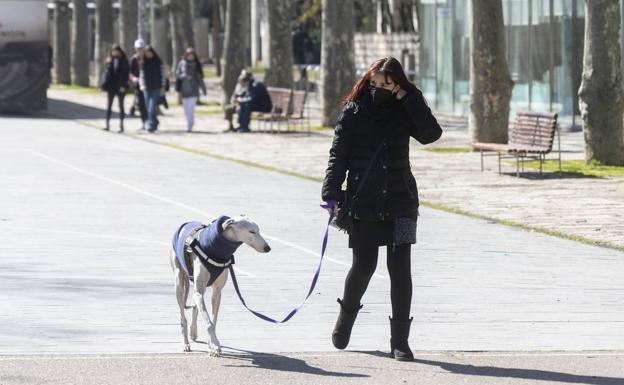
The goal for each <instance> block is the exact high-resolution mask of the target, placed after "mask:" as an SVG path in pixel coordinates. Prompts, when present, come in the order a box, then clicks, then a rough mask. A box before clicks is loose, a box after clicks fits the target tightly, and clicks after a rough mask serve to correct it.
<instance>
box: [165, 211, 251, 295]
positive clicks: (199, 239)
mask: <svg viewBox="0 0 624 385" xmlns="http://www.w3.org/2000/svg"><path fill="white" fill-rule="evenodd" d="M228 219H229V217H227V216H225V215H224V216H221V217H219V218H217V219H216V220H214V221H213V222H212V223H211V224H210V225H208V226H206V225H204V224H202V223H201V222H187V223H184V224H183V225H182V226H180V228H179V229H178V231H176V233H175V234H174V236H173V248H174V250H175V253H176V257H177V258H178V261H179V262H180V265H182V268H183V269H184V271H185V272H186V274H187V275H188V277H189V279H190V280H191V281H193V264H192V259H191V254H195V255H196V256H197V257H198V259H199V261H200V262H201V264H202V265H204V267H205V268H206V269H207V270H208V272H210V279H209V281H208V286H211V285H212V284H213V283H214V281H215V279H217V277H218V276H219V275H221V273H222V272H223V270H225V269H226V268H229V267H231V266H232V264H234V252H235V251H236V250H237V249H238V248H239V246H240V245H241V244H242V242H232V241H230V240H228V239H226V238H225V237H224V236H223V222H225V221H226V220H228Z"/></svg>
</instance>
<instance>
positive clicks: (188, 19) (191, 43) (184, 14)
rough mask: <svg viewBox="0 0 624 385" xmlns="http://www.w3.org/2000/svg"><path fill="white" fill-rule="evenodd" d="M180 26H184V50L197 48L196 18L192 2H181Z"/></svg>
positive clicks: (183, 0) (185, 0)
mask: <svg viewBox="0 0 624 385" xmlns="http://www.w3.org/2000/svg"><path fill="white" fill-rule="evenodd" d="M180 6H181V9H180V13H179V14H178V16H179V17H180V24H181V26H182V44H183V47H184V48H183V49H186V48H189V47H192V48H195V35H194V33H193V29H194V24H193V21H194V20H195V17H194V16H193V13H192V12H191V0H180Z"/></svg>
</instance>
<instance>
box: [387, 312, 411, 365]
mask: <svg viewBox="0 0 624 385" xmlns="http://www.w3.org/2000/svg"><path fill="white" fill-rule="evenodd" d="M412 320H413V318H410V319H409V320H407V321H400V320H395V319H392V318H390V335H391V337H390V356H392V357H394V358H395V359H396V360H397V361H413V360H414V354H413V353H412V350H411V349H410V347H409V344H408V343H407V339H408V337H409V333H410V326H411V324H412Z"/></svg>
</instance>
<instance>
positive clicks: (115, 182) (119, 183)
mask: <svg viewBox="0 0 624 385" xmlns="http://www.w3.org/2000/svg"><path fill="white" fill-rule="evenodd" d="M28 151H29V152H30V153H32V154H33V155H36V156H38V157H40V158H43V159H46V160H48V161H50V162H53V163H56V164H58V165H61V166H64V167H67V168H69V169H72V170H74V171H76V172H78V173H81V174H84V175H88V176H91V177H93V178H97V179H100V180H103V181H106V182H108V183H112V184H115V185H117V186H121V187H124V188H127V189H128V190H131V191H134V192H136V193H139V194H142V195H145V196H148V197H150V198H154V199H156V200H159V201H162V202H165V203H169V204H172V205H174V206H178V207H181V208H183V209H186V210H189V211H192V212H194V213H197V214H200V215H203V216H205V217H207V218H213V219H214V218H216V217H217V216H216V215H213V214H210V213H207V212H205V211H202V210H199V209H196V208H195V207H192V206H189V205H187V204H185V203H182V202H178V201H176V200H173V199H170V198H167V197H164V196H162V195H158V194H154V193H151V192H149V191H146V190H143V189H141V188H138V187H135V186H132V185H129V184H127V183H124V182H121V181H118V180H115V179H112V178H109V177H107V176H104V175H100V174H96V173H94V172H92V171H89V170H85V169H83V168H80V167H77V166H74V165H72V164H69V163H67V162H64V161H62V160H59V159H56V158H54V157H51V156H49V155H46V154H44V153H41V152H39V151H36V150H32V149H29V150H28ZM265 236H266V238H268V239H271V240H273V241H275V242H277V243H281V244H283V245H285V246H290V247H293V248H296V249H298V250H301V251H303V252H305V253H308V254H310V255H313V256H315V257H317V258H320V256H321V255H320V254H319V253H316V252H314V251H312V250H310V249H308V248H305V247H303V246H299V245H296V244H294V243H291V242H289V241H286V240H284V239H281V238H278V237H275V236H271V235H266V234H265ZM325 259H326V260H328V261H330V262H333V263H335V264H338V265H342V266H350V265H349V264H347V263H344V262H342V261H339V260H336V259H333V258H330V257H325ZM374 276H375V277H377V278H387V277H385V276H384V275H382V274H379V273H375V274H374Z"/></svg>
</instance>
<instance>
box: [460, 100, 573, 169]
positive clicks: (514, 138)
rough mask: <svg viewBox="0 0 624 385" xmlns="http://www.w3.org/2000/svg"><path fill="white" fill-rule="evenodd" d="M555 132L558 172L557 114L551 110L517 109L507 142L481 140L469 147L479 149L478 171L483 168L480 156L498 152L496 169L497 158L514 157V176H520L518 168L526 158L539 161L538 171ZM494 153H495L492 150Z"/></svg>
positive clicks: (551, 143) (499, 161)
mask: <svg viewBox="0 0 624 385" xmlns="http://www.w3.org/2000/svg"><path fill="white" fill-rule="evenodd" d="M555 132H557V141H558V153H559V157H558V159H559V172H561V138H560V137H559V131H558V130H557V114H556V113H551V112H518V113H516V120H515V121H514V122H513V124H512V125H511V138H510V140H509V143H507V144H500V143H481V142H475V143H472V144H471V147H472V149H473V150H475V151H476V150H478V151H480V152H481V171H483V157H484V156H485V155H498V173H499V174H501V159H502V158H516V176H520V169H521V168H522V171H523V172H524V162H525V160H526V159H536V160H539V161H540V174H541V173H542V165H543V163H544V160H546V154H548V153H550V152H551V151H552V148H553V142H554V138H555ZM494 153H495V154H494Z"/></svg>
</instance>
